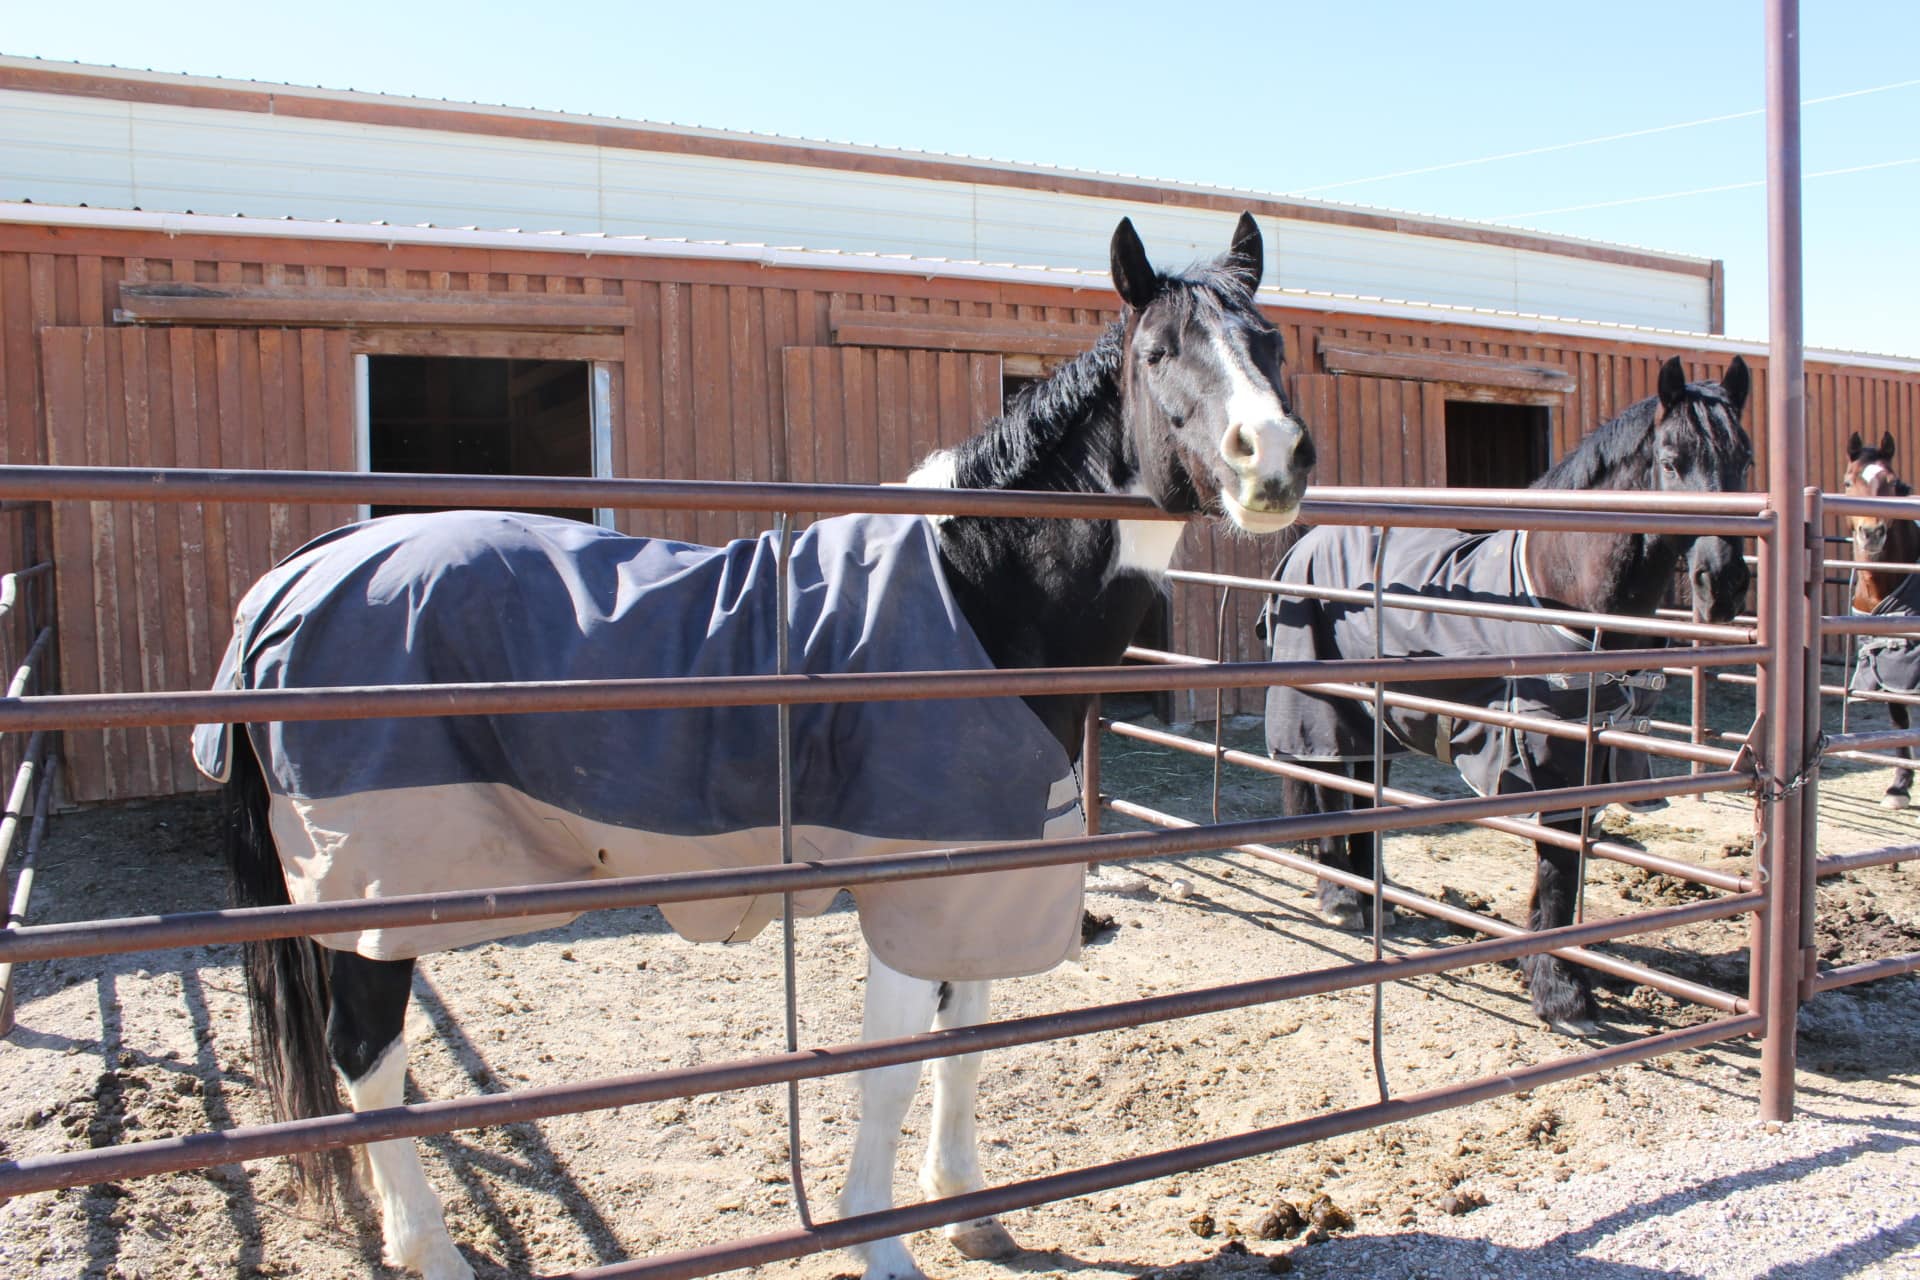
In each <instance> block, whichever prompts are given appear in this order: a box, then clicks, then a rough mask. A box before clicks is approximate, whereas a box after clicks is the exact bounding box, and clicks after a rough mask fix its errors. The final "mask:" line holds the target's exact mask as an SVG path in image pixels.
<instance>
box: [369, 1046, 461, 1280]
mask: <svg viewBox="0 0 1920 1280" xmlns="http://www.w3.org/2000/svg"><path fill="white" fill-rule="evenodd" d="M406 1082H407V1042H406V1039H405V1037H396V1038H395V1039H394V1042H393V1043H392V1044H390V1045H388V1046H387V1048H386V1052H384V1053H382V1054H381V1055H380V1057H379V1060H378V1061H376V1062H375V1063H374V1064H373V1070H371V1071H369V1072H367V1074H366V1075H364V1076H362V1077H361V1078H360V1079H358V1080H348V1081H347V1082H346V1086H347V1098H348V1100H349V1101H350V1102H351V1103H352V1104H353V1109H354V1110H355V1111H375V1110H378V1109H380V1108H381V1107H397V1106H399V1105H400V1103H401V1102H402V1101H403V1100H404V1096H403V1091H404V1089H405V1086H406ZM367 1163H368V1164H369V1165H371V1166H372V1168H373V1189H374V1194H375V1195H377V1196H378V1197H379V1199H380V1222H381V1226H382V1229H383V1234H384V1235H385V1237H386V1249H387V1261H388V1262H389V1263H391V1264H392V1265H394V1266H397V1267H410V1268H412V1269H413V1270H415V1271H418V1272H419V1273H420V1274H421V1276H422V1277H423V1278H424V1280H473V1268H472V1267H469V1266H468V1265H467V1262H466V1259H464V1258H462V1257H461V1256H460V1251H459V1250H458V1249H456V1248H454V1247H453V1238H452V1237H451V1236H449V1235H448V1234H447V1220H446V1215H445V1213H444V1212H443V1211H442V1209H441V1207H440V1197H439V1196H438V1195H437V1194H435V1192H434V1190H433V1187H432V1186H431V1185H430V1184H429V1183H428V1182H427V1174H426V1170H424V1169H422V1168H421V1167H420V1152H419V1150H418V1149H417V1148H416V1147H415V1146H414V1143H413V1139H411V1138H393V1139H390V1140H388V1141H386V1142H373V1143H369V1144H368V1145H367Z"/></svg>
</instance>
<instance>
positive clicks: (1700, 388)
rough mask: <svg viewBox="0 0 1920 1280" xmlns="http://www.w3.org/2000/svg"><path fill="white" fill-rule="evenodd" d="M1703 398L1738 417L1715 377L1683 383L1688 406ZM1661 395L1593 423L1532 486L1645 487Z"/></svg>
mask: <svg viewBox="0 0 1920 1280" xmlns="http://www.w3.org/2000/svg"><path fill="white" fill-rule="evenodd" d="M1700 402H1704V404H1706V405H1709V406H1715V405H1717V406H1719V407H1720V408H1721V409H1723V410H1725V411H1726V413H1727V415H1728V417H1729V418H1732V419H1735V420H1737V415H1736V414H1735V413H1734V409H1733V403H1732V401H1730V400H1728V399H1727V396H1726V394H1725V393H1724V392H1723V391H1722V390H1721V389H1720V384H1719V383H1717V382H1696V383H1689V384H1688V386H1687V395H1686V401H1685V403H1687V404H1688V405H1692V404H1695V403H1700ZM1659 407H1660V397H1658V396H1648V397H1647V398H1646V399H1645V400H1638V401H1635V402H1634V403H1633V404H1630V405H1628V406H1627V408H1626V410H1625V411H1624V412H1622V413H1621V414H1619V416H1617V417H1614V418H1609V419H1608V420H1607V421H1605V422H1603V423H1601V424H1600V425H1599V426H1598V427H1596V428H1594V430H1593V431H1592V433H1591V434H1589V435H1588V436H1586V437H1585V438H1584V439H1582V440H1581V441H1580V443H1579V444H1577V445H1575V446H1574V448H1573V452H1571V453H1569V454H1567V455H1566V456H1565V457H1563V458H1561V459H1560V461H1558V462H1556V463H1554V464H1553V465H1552V466H1550V467H1548V468H1547V470H1546V474H1544V475H1542V476H1541V477H1540V478H1539V479H1538V480H1535V481H1534V482H1533V483H1532V484H1531V485H1529V486H1528V487H1529V488H1532V489H1638V488H1645V487H1646V480H1647V477H1648V475H1649V473H1650V468H1651V467H1652V464H1653V451H1652V450H1651V449H1649V448H1648V447H1647V437H1648V436H1650V435H1651V434H1653V429H1654V426H1655V425H1656V424H1657V421H1658V411H1659Z"/></svg>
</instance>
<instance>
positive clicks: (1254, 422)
mask: <svg viewBox="0 0 1920 1280" xmlns="http://www.w3.org/2000/svg"><path fill="white" fill-rule="evenodd" d="M1213 350H1214V354H1215V355H1216V356H1218V357H1219V359H1220V367H1221V369H1222V370H1223V371H1224V372H1225V373H1226V375H1227V404H1226V413H1227V431H1226V435H1225V436H1224V437H1223V438H1222V440H1221V448H1220V454H1221V456H1222V457H1223V458H1225V459H1226V460H1227V464H1228V465H1229V466H1231V467H1232V468H1233V469H1234V470H1235V471H1236V472H1238V473H1239V475H1240V477H1241V495H1242V502H1243V505H1244V499H1245V498H1247V497H1251V496H1252V495H1253V494H1254V493H1257V492H1258V491H1259V488H1260V483H1261V481H1263V480H1264V479H1266V478H1267V477H1268V476H1269V475H1271V474H1272V473H1273V472H1274V471H1275V470H1277V469H1278V468H1280V467H1283V466H1285V465H1287V464H1288V463H1289V462H1290V461H1291V460H1292V458H1293V451H1294V449H1295V447H1296V446H1298V444H1299V443H1300V439H1301V437H1302V435H1303V434H1304V432H1302V431H1301V429H1300V424H1299V423H1297V422H1295V421H1293V420H1292V419H1291V418H1289V417H1288V416H1287V411H1286V408H1285V407H1284V406H1283V405H1282V404H1281V403H1280V395H1279V393H1278V392H1276V391H1275V390H1274V389H1273V386H1272V384H1270V383H1269V382H1268V381H1267V380H1266V379H1265V378H1255V377H1253V375H1252V374H1251V373H1249V372H1248V370H1247V366H1246V364H1245V362H1243V361H1242V360H1241V358H1240V354H1239V353H1238V352H1237V351H1235V350H1234V349H1233V347H1232V345H1231V344H1230V343H1228V342H1227V340H1226V339H1225V338H1224V337H1222V336H1220V335H1219V334H1215V335H1214V338H1213ZM1236 432H1237V433H1239V436H1240V438H1241V439H1242V440H1244V441H1245V442H1246V446H1247V447H1248V448H1250V449H1251V453H1248V452H1245V451H1243V450H1242V449H1236V448H1233V447H1231V446H1230V445H1229V441H1231V440H1232V439H1233V437H1234V434H1235V433H1236Z"/></svg>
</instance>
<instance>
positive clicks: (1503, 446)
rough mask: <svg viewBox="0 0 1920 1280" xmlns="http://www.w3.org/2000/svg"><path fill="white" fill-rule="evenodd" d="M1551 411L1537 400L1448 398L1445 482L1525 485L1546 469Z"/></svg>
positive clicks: (1503, 486)
mask: <svg viewBox="0 0 1920 1280" xmlns="http://www.w3.org/2000/svg"><path fill="white" fill-rule="evenodd" d="M1552 431H1553V413H1552V411H1551V410H1550V409H1548V408H1547V407H1546V406H1545V405H1538V404H1490V403H1485V402H1482V401H1478V400H1449V401H1447V484H1448V486H1449V487H1451V488H1455V489H1524V488H1526V487H1527V486H1528V485H1530V484H1532V483H1533V482H1534V481H1535V480H1538V479H1539V478H1540V477H1541V476H1542V475H1543V474H1545V472H1546V470H1547V446H1548V442H1549V440H1550V439H1551V435H1552Z"/></svg>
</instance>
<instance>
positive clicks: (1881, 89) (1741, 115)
mask: <svg viewBox="0 0 1920 1280" xmlns="http://www.w3.org/2000/svg"><path fill="white" fill-rule="evenodd" d="M1915 85H1920V79H1914V80H1896V81H1894V82H1893V83H1892V84H1877V85H1874V86H1873V87H1872V88H1870V89H1849V90H1848V91H1847V92H1845V93H1830V94H1827V95H1826V96H1825V97H1821V98H1803V99H1801V101H1800V105H1801V106H1803V107H1813V106H1819V105H1820V104H1821V103H1826V102H1839V101H1840V100H1842V99H1843V98H1864V97H1866V96H1867V95H1868V94H1872V93H1887V92H1889V91H1891V90H1894V89H1911V88H1912V87H1913V86H1915ZM1765 114H1766V108H1764V107H1755V108H1754V109H1753V110H1751V111H1734V112H1731V113H1729V114H1727V115H1721V116H1705V117H1703V118H1701V119H1699V120H1682V121H1681V122H1680V123H1678V124H1661V125H1654V126H1653V127H1651V128H1647V129H1629V130H1628V131H1627V132H1625V133H1609V134H1605V135H1603V136H1601V137H1598V138H1581V139H1579V140H1578V141H1574V142H1556V143H1554V144H1553V145H1551V146H1545V147H1528V148H1526V149H1525V150H1524V151H1503V152H1501V153H1500V154H1499V155H1493V156H1479V157H1476V158H1475V159H1472V160H1449V161H1447V162H1446V163H1444V164H1429V165H1423V166H1421V167H1420V168H1418V169H1400V170H1397V171H1395V172H1393V173H1380V174H1375V175H1374V176H1373V177H1371V178H1349V179H1347V180H1346V181H1344V182H1323V183H1321V184H1320V185H1319V186H1316V187H1298V188H1296V189H1295V190H1294V191H1293V192H1292V193H1291V194H1293V195H1297V196H1310V195H1314V194H1315V193H1317V192H1321V191H1337V190H1339V189H1340V188H1342V187H1358V186H1362V185H1364V184H1366V183H1369V182H1388V181H1391V180H1392V179H1394V178H1414V177H1419V176H1420V175H1421V174H1427V173H1441V172H1444V171H1446V170H1448V169H1466V168H1470V167H1472V166H1473V165H1477V164H1492V163H1494V162H1495V161H1497V160H1522V159H1525V158H1526V157H1528V156H1543V155H1547V154H1549V153H1551V152H1555V151H1571V150H1573V149H1574V148H1575V147H1592V146H1598V145H1599V144H1600V143H1603V142H1622V141H1625V140H1626V139H1628V138H1644V137H1647V136H1649V135H1651V134H1656V133H1672V132H1673V131H1674V130H1676V129H1697V128H1699V127H1700V126H1701V125H1708V124H1725V123H1726V122H1727V121H1729V120H1746V119H1749V118H1750V117H1753V116H1759V115H1765Z"/></svg>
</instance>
